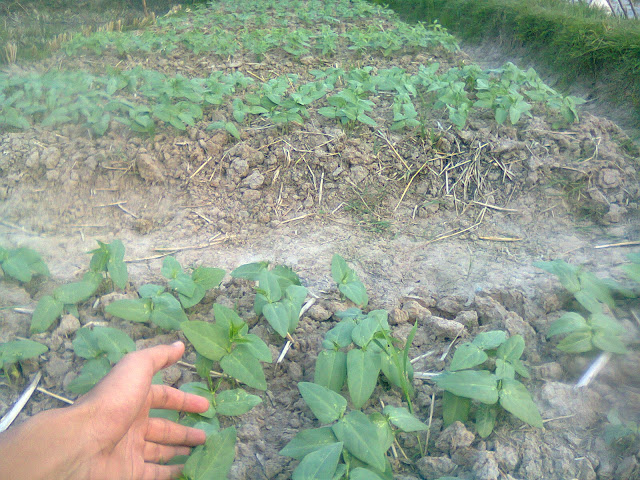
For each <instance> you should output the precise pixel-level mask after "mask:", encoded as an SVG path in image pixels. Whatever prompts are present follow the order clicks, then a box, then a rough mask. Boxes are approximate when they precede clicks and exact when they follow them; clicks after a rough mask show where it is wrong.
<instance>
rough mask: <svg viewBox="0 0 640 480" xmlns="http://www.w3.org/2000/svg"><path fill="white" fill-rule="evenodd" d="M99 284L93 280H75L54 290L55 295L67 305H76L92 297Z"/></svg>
mask: <svg viewBox="0 0 640 480" xmlns="http://www.w3.org/2000/svg"><path fill="white" fill-rule="evenodd" d="M98 286H99V285H96V284H95V283H93V282H73V283H68V284H67V285H62V286H60V287H58V288H56V289H55V290H54V291H53V297H54V298H55V299H56V300H58V301H59V302H62V303H63V304H65V305H69V304H71V305H75V304H76V303H80V302H83V301H85V300H86V299H88V298H89V297H91V295H93V294H94V293H95V291H96V290H97V289H98Z"/></svg>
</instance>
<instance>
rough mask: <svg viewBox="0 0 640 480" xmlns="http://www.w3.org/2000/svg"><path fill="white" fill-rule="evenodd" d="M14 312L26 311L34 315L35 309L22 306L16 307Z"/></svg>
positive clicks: (27, 313)
mask: <svg viewBox="0 0 640 480" xmlns="http://www.w3.org/2000/svg"><path fill="white" fill-rule="evenodd" d="M13 311H14V312H16V313H24V314H26V315H33V312H34V309H33V308H22V307H16V308H14V309H13Z"/></svg>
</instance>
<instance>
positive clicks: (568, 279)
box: [533, 260, 581, 294]
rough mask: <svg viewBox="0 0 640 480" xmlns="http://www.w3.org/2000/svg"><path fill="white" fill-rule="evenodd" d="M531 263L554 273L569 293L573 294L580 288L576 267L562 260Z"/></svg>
mask: <svg viewBox="0 0 640 480" xmlns="http://www.w3.org/2000/svg"><path fill="white" fill-rule="evenodd" d="M533 265H534V266H535V267H538V268H541V269H542V270H545V271H547V272H549V273H552V274H554V275H556V276H557V277H558V280H559V281H560V283H561V284H562V286H563V287H564V288H566V289H567V290H569V292H570V293H572V294H575V293H576V292H578V291H579V290H580V289H581V286H580V282H579V281H578V268H577V267H574V266H573V265H569V264H568V263H567V262H565V261H564V260H553V261H551V262H535V263H534V264H533Z"/></svg>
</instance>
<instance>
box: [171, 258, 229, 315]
mask: <svg viewBox="0 0 640 480" xmlns="http://www.w3.org/2000/svg"><path fill="white" fill-rule="evenodd" d="M160 273H162V275H163V276H164V277H165V278H167V279H168V280H169V287H171V288H172V289H173V290H174V291H176V292H177V293H178V298H179V299H180V303H181V304H182V306H183V308H190V307H193V306H194V305H197V304H198V303H200V301H201V300H202V299H203V298H204V296H205V294H206V293H207V290H210V289H212V288H216V287H217V286H219V285H220V282H222V279H223V278H224V276H225V274H226V272H225V271H224V270H222V269H221V268H211V267H196V268H194V269H193V271H192V272H191V275H189V274H188V273H185V272H183V271H182V267H181V266H180V263H178V261H177V260H176V259H175V258H174V257H167V258H165V260H164V262H163V263H162V270H161V271H160Z"/></svg>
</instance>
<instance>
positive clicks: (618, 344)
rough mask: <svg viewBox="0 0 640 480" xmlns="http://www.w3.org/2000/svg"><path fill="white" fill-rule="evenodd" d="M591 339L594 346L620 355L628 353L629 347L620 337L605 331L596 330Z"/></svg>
mask: <svg viewBox="0 0 640 480" xmlns="http://www.w3.org/2000/svg"><path fill="white" fill-rule="evenodd" d="M591 341H592V342H593V345H594V346H596V347H597V348H599V349H600V350H604V351H605V352H611V353H618V354H620V355H624V354H625V353H628V350H627V347H625V345H624V343H622V341H621V340H620V339H619V338H618V337H615V336H612V335H610V334H607V333H605V332H595V333H594V334H593V338H592V339H591Z"/></svg>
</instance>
